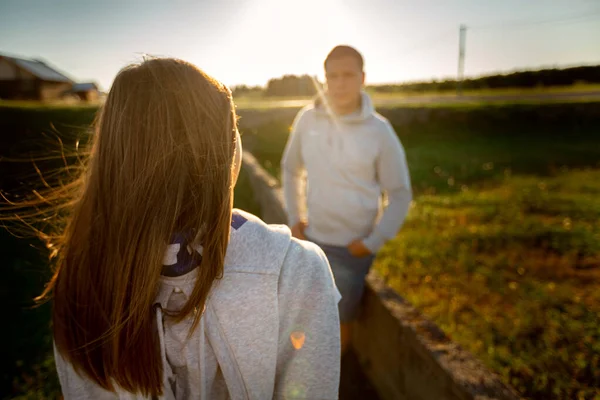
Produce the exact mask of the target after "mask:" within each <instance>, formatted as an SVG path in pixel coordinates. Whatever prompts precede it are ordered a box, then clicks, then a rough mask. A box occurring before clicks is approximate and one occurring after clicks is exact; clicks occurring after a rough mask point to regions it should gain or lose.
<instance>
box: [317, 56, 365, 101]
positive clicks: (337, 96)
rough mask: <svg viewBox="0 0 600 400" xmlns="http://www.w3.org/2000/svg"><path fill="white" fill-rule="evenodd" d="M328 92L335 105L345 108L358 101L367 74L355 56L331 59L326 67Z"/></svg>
mask: <svg viewBox="0 0 600 400" xmlns="http://www.w3.org/2000/svg"><path fill="white" fill-rule="evenodd" d="M325 77H326V79H327V92H328V94H329V99H330V101H331V102H332V103H333V106H334V107H339V108H345V107H348V106H351V105H353V104H354V103H355V102H356V101H358V99H359V97H360V92H361V89H362V86H363V84H364V82H365V74H364V72H363V71H362V69H361V68H360V65H359V62H358V61H357V60H356V59H355V58H353V57H343V58H339V59H333V60H329V61H328V62H327V65H326V67H325Z"/></svg>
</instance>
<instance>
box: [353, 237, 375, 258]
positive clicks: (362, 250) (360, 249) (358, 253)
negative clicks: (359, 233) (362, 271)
mask: <svg viewBox="0 0 600 400" xmlns="http://www.w3.org/2000/svg"><path fill="white" fill-rule="evenodd" d="M348 251H349V252H350V254H352V255H353V256H354V257H358V258H361V257H366V256H370V255H371V251H370V250H369V249H368V248H367V246H365V244H364V243H363V242H362V240H359V239H357V240H355V241H353V242H352V243H350V244H349V245H348Z"/></svg>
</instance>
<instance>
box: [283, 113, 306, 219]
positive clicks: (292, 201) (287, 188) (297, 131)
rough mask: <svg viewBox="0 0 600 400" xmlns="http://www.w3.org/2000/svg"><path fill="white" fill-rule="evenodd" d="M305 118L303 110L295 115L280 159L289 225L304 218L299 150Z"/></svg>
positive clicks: (301, 166)
mask: <svg viewBox="0 0 600 400" xmlns="http://www.w3.org/2000/svg"><path fill="white" fill-rule="evenodd" d="M305 118H306V117H305V111H304V110H303V111H300V112H299V113H298V115H297V116H296V119H295V120H294V123H293V125H292V130H291V132H290V136H289V138H288V141H287V144H286V146H285V150H284V152H283V158H282V159H281V175H282V184H283V197H284V201H285V208H286V211H287V214H288V224H289V226H294V225H295V224H296V223H297V222H299V221H301V220H303V219H305V218H306V216H305V215H303V211H304V210H305V209H306V190H305V189H306V185H305V175H304V172H305V170H304V161H303V160H302V151H301V150H302V149H301V136H302V130H303V125H304V122H303V120H304V119H305Z"/></svg>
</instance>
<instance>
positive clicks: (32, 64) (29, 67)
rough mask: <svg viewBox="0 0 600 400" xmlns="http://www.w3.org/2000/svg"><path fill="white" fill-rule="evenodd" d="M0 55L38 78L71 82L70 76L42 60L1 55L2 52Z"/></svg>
mask: <svg viewBox="0 0 600 400" xmlns="http://www.w3.org/2000/svg"><path fill="white" fill-rule="evenodd" d="M0 57H3V58H6V59H8V60H10V61H12V62H13V63H15V64H16V65H18V66H19V67H21V68H23V69H24V70H26V71H27V72H29V73H31V74H33V75H34V76H35V77H37V78H39V79H42V80H45V81H52V82H68V83H71V82H73V80H72V79H71V78H69V77H67V76H66V75H64V74H62V73H60V72H58V71H57V70H55V69H54V68H52V67H50V66H49V65H47V64H46V63H44V62H43V61H39V60H26V59H24V58H17V57H11V56H6V55H3V54H0Z"/></svg>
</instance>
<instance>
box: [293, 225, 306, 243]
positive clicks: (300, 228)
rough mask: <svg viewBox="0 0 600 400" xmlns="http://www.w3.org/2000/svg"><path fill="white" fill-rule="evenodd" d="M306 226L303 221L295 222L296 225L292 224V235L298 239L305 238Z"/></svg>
mask: <svg viewBox="0 0 600 400" xmlns="http://www.w3.org/2000/svg"><path fill="white" fill-rule="evenodd" d="M307 226H308V224H307V223H306V222H304V221H300V222H298V223H296V225H294V226H292V236H293V237H295V238H298V239H300V240H306V236H304V230H305V229H306V227H307Z"/></svg>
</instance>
